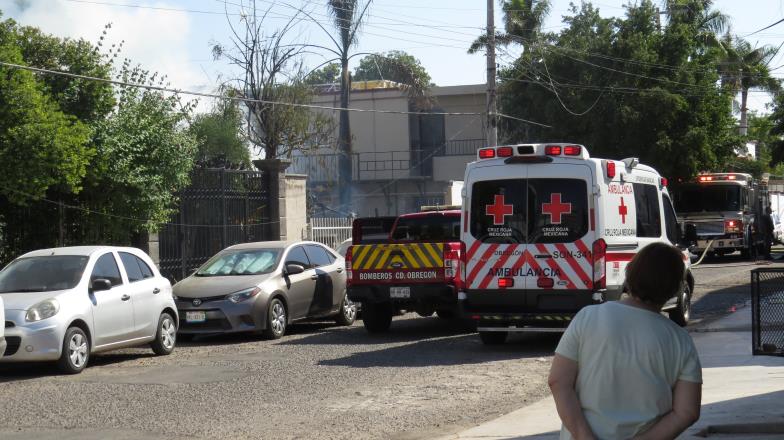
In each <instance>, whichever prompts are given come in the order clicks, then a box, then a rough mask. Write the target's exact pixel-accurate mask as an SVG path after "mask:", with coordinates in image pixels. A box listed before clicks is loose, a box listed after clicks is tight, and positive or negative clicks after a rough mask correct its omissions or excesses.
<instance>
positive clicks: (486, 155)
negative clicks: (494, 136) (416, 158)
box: [479, 148, 495, 159]
mask: <svg viewBox="0 0 784 440" xmlns="http://www.w3.org/2000/svg"><path fill="white" fill-rule="evenodd" d="M494 157H495V149H493V148H482V149H481V150H479V158H480V159H492V158H494Z"/></svg>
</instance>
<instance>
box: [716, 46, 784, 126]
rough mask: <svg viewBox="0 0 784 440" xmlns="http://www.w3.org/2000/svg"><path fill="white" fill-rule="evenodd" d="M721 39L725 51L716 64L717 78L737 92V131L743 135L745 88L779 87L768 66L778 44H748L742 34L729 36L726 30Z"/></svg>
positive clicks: (772, 89)
mask: <svg viewBox="0 0 784 440" xmlns="http://www.w3.org/2000/svg"><path fill="white" fill-rule="evenodd" d="M721 43H722V47H723V49H724V52H725V53H726V55H725V57H724V61H722V62H721V64H720V74H721V82H722V85H723V86H725V87H727V88H729V90H730V91H732V92H733V93H735V94H737V93H740V127H739V133H740V135H741V136H746V134H747V133H748V110H749V109H748V107H747V103H748V99H749V90H751V89H759V90H764V91H768V92H776V91H778V90H780V88H781V84H780V83H779V82H778V81H777V80H776V79H775V78H773V77H772V76H771V74H770V69H769V68H768V65H769V63H770V61H771V60H772V59H773V58H774V57H775V56H776V54H778V52H779V49H780V48H781V46H779V47H773V46H760V47H752V46H751V44H750V43H749V42H748V41H746V40H744V39H743V38H740V37H737V36H736V37H732V36H731V35H730V34H727V35H726V36H725V37H724V38H723V39H722V40H721Z"/></svg>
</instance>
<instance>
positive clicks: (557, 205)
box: [542, 193, 572, 225]
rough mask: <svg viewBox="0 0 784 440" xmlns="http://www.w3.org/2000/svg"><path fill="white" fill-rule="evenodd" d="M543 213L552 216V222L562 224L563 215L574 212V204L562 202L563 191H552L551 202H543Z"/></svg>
mask: <svg viewBox="0 0 784 440" xmlns="http://www.w3.org/2000/svg"><path fill="white" fill-rule="evenodd" d="M542 213H544V214H547V215H549V216H550V224H553V225H560V224H561V216H562V215H564V214H571V213H572V204H571V203H561V193H552V194H550V203H543V204H542Z"/></svg>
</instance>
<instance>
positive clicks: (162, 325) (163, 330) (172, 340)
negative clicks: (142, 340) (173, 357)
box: [150, 313, 177, 356]
mask: <svg viewBox="0 0 784 440" xmlns="http://www.w3.org/2000/svg"><path fill="white" fill-rule="evenodd" d="M176 344H177V324H176V323H175V322H174V318H172V316H171V315H170V314H168V313H161V317H160V318H158V331H157V332H156V333H155V340H154V341H152V343H151V344H150V348H152V351H153V353H155V354H157V355H158V356H166V355H169V354H171V352H172V351H174V346H175V345H176Z"/></svg>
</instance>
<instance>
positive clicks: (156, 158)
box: [85, 60, 197, 231]
mask: <svg viewBox="0 0 784 440" xmlns="http://www.w3.org/2000/svg"><path fill="white" fill-rule="evenodd" d="M119 78H120V79H121V80H122V81H123V82H131V83H135V84H148V85H163V84H165V82H164V81H165V79H162V78H161V79H159V78H158V77H157V74H150V73H149V72H148V71H145V70H142V69H141V68H139V67H130V62H129V61H127V60H126V62H125V63H124V64H123V66H122V69H121V71H120V72H119ZM117 95H118V105H117V107H116V110H115V111H113V112H112V113H111V114H110V115H109V117H107V118H106V119H104V120H102V121H100V122H99V123H97V124H96V133H95V139H94V140H95V145H96V156H95V158H94V160H93V162H92V164H91V167H90V173H89V175H88V178H87V184H86V185H85V192H86V193H87V194H85V198H86V199H89V200H90V201H91V203H92V204H93V205H95V206H100V210H101V211H102V212H104V213H122V215H123V216H124V217H130V218H135V219H144V220H149V221H148V222H140V221H135V220H121V219H120V220H112V221H111V222H110V225H107V226H111V227H112V228H117V229H120V230H126V231H127V230H130V231H139V230H142V229H144V228H148V229H154V228H155V227H156V224H158V223H164V222H166V221H168V220H169V216H170V215H171V213H172V208H173V205H174V202H175V198H174V195H173V193H174V192H176V191H177V190H179V189H181V188H182V187H184V186H186V185H187V184H188V182H189V173H190V171H191V169H192V168H193V163H194V157H195V155H196V150H197V141H196V139H195V138H194V136H193V135H191V134H190V133H188V131H187V129H186V128H185V122H186V121H187V119H188V118H189V116H190V114H191V112H192V103H185V104H184V103H182V102H181V100H180V97H179V96H178V95H171V94H164V93H162V92H158V91H152V90H144V89H140V88H137V87H127V86H119V87H118V90H117Z"/></svg>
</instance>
